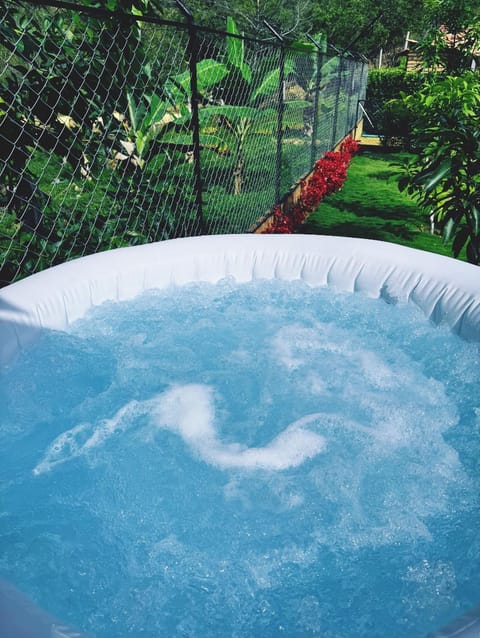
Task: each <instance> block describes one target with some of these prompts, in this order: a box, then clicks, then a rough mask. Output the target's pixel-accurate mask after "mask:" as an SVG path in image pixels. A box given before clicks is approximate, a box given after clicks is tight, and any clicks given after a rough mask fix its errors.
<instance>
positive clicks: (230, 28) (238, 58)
mask: <svg viewBox="0 0 480 638" xmlns="http://www.w3.org/2000/svg"><path fill="white" fill-rule="evenodd" d="M227 33H231V34H232V35H240V32H239V30H238V27H237V25H236V24H235V20H234V19H233V18H232V17H231V16H228V17H227ZM243 55H244V48H243V40H241V39H240V38H229V37H228V36H227V60H228V62H229V63H230V64H231V65H232V66H235V67H237V68H240V66H241V65H242V64H243Z"/></svg>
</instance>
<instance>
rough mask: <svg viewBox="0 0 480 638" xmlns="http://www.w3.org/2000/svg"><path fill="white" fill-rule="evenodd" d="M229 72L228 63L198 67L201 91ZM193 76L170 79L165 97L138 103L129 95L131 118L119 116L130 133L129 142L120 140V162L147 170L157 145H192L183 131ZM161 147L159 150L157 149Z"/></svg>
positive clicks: (203, 63)
mask: <svg viewBox="0 0 480 638" xmlns="http://www.w3.org/2000/svg"><path fill="white" fill-rule="evenodd" d="M227 73H228V69H227V67H226V66H225V65H224V64H221V63H220V62H217V61H216V60H211V59H206V60H202V61H201V62H199V63H198V64H197V78H198V84H197V86H198V91H199V93H203V92H205V91H206V90H208V89H209V88H211V87H212V86H214V85H215V84H217V83H218V82H220V81H221V80H222V79H223V78H224V77H225V76H226V75H227ZM190 98H191V96H190V74H189V72H188V71H185V72H184V73H180V74H178V75H175V76H173V77H172V78H169V79H168V80H167V81H166V82H165V85H164V87H163V92H162V95H161V96H160V95H158V94H157V93H152V94H150V95H147V96H144V97H143V100H142V101H139V102H138V103H137V102H136V101H135V97H134V95H133V93H132V92H131V91H128V92H127V103H128V117H126V116H125V115H123V114H117V119H118V120H120V121H121V122H122V125H123V128H124V130H125V131H126V139H122V140H120V145H121V147H122V150H121V151H118V152H117V153H116V154H115V160H116V161H129V162H130V163H131V164H133V166H135V167H138V168H140V169H143V168H144V167H145V163H146V162H147V161H148V159H149V158H150V157H152V156H153V155H155V152H154V151H153V150H152V149H153V146H154V143H157V144H162V143H163V144H164V145H165V144H175V143H178V144H183V143H188V140H189V139H190V137H191V136H187V135H186V134H185V133H184V132H182V131H179V130H178V129H179V128H183V129H186V128H187V127H188V126H189V122H190V117H191V107H190ZM157 148H158V147H157Z"/></svg>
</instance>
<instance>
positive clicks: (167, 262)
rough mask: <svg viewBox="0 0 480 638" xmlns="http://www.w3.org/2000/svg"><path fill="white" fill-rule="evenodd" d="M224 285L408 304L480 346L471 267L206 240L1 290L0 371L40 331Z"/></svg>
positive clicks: (280, 241)
mask: <svg viewBox="0 0 480 638" xmlns="http://www.w3.org/2000/svg"><path fill="white" fill-rule="evenodd" d="M224 277H233V278H235V279H236V280H237V281H239V282H245V281H250V280H252V279H272V278H279V279H286V280H294V279H301V280H304V281H305V282H307V283H308V284H310V285H312V286H332V287H333V288H335V289H337V290H343V291H351V292H360V293H362V294H365V295H367V296H370V297H385V298H387V299H389V300H392V299H393V300H399V301H412V302H414V303H415V304H417V305H418V306H419V307H420V308H421V309H422V310H423V312H424V313H425V315H426V316H427V317H428V318H429V319H431V320H432V321H434V322H435V323H439V322H446V323H448V325H449V326H451V328H452V329H453V330H454V331H455V332H457V333H458V334H460V335H461V336H462V337H463V338H465V339H468V340H474V341H480V269H479V268H478V267H477V266H472V265H471V264H466V263H463V262H460V261H458V260H454V259H451V258H449V257H443V256H440V255H436V254H433V253H427V252H424V251H420V250H415V249H412V248H406V247H404V246H400V245H396V244H390V243H386V242H380V241H374V240H367V239H356V238H345V237H330V236H328V237H327V236H319V235H215V236H208V237H192V238H186V239H174V240H169V241H163V242H158V243H155V244H147V245H143V246H135V247H130V248H119V249H116V250H111V251H107V252H103V253H98V254H96V255H92V256H89V257H82V258H80V259H76V260H73V261H70V262H68V263H65V264H62V265H60V266H55V267H53V268H50V269H48V270H45V271H42V272H40V273H38V274H36V275H32V276H30V277H27V278H25V279H23V280H21V281H19V282H17V283H14V284H11V285H10V286H7V287H5V288H3V289H1V290H0V364H3V365H5V364H6V363H8V362H10V361H11V360H12V358H14V357H15V355H16V354H17V353H18V352H19V350H21V349H22V348H25V347H27V346H28V345H29V344H30V343H32V341H34V340H35V339H36V338H37V337H38V335H39V334H41V332H42V331H43V330H48V329H50V330H64V329H66V328H67V327H68V326H69V324H71V323H72V322H73V321H75V320H77V319H79V318H80V317H82V316H83V315H85V313H86V312H87V311H88V310H89V309H90V308H91V307H92V306H96V305H98V304H101V303H103V302H104V301H107V300H118V301H121V300H125V299H131V298H133V297H135V296H136V295H138V294H140V293H141V292H143V291H144V290H147V289H151V288H165V287H167V286H171V285H182V284H185V283H187V282H192V281H207V282H215V281H218V280H220V279H222V278H224Z"/></svg>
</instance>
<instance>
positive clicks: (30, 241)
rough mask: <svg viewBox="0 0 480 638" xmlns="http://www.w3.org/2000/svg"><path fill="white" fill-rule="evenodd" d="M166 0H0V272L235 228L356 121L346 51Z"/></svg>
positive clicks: (362, 76)
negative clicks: (202, 17) (208, 17)
mask: <svg viewBox="0 0 480 638" xmlns="http://www.w3.org/2000/svg"><path fill="white" fill-rule="evenodd" d="M177 13H178V20H171V19H169V20H165V19H164V18H163V17H162V18H160V17H155V16H137V15H125V14H119V13H112V12H107V11H104V10H101V9H94V8H87V7H83V6H74V5H70V4H68V3H63V2H54V1H53V0H52V2H50V3H49V4H42V5H39V4H35V5H33V4H30V3H28V2H22V1H13V0H0V284H1V285H5V284H7V283H9V282H11V281H14V280H15V279H17V278H19V277H22V276H25V275H28V274H31V273H34V272H36V271H38V270H41V269H43V268H46V267H49V266H51V265H54V264H57V263H61V262H64V261H66V260H68V259H71V258H74V257H79V256H82V255H85V254H91V253H95V252H98V251H100V250H107V249H110V248H115V247H119V246H125V245H132V244H140V243H146V242H152V241H158V240H162V239H167V238H173V237H182V236H191V235H198V234H217V233H239V232H247V231H248V230H249V229H250V228H251V227H252V225H253V224H254V223H255V222H256V220H258V219H259V218H260V217H261V216H262V215H264V214H265V213H266V212H267V211H268V210H270V209H271V208H272V207H273V205H274V204H275V203H276V202H278V201H279V200H280V199H281V198H282V196H283V195H284V194H285V193H286V192H288V191H289V189H290V188H291V187H292V185H293V184H294V183H295V182H296V181H297V180H298V179H300V178H301V177H302V176H304V175H305V174H306V173H307V172H308V171H309V170H310V168H311V166H312V164H313V162H314V161H315V160H316V159H318V158H319V157H320V156H321V154H322V153H323V152H325V151H326V150H329V149H330V148H333V147H334V146H335V144H336V143H337V142H339V141H340V140H341V139H343V137H344V136H345V135H346V134H347V133H348V132H349V131H351V130H352V129H353V128H354V127H355V125H356V122H357V120H358V116H359V111H358V103H359V100H362V99H364V97H365V87H366V79H367V66H366V64H364V62H362V61H361V60H358V59H354V58H352V57H345V56H341V57H339V56H337V57H330V56H328V55H327V54H326V51H325V47H324V46H323V47H322V46H321V45H320V44H317V43H314V42H313V41H312V42H308V43H302V44H298V43H297V44H289V43H286V42H284V41H283V40H282V39H281V38H280V37H278V38H277V39H276V40H275V41H273V42H272V41H268V42H267V41H261V40H256V39H252V38H248V37H243V36H240V35H239V34H238V32H237V29H236V26H235V24H234V22H233V21H232V20H231V19H228V21H227V24H226V32H219V31H215V30H212V29H208V28H205V27H199V26H197V25H196V24H195V23H194V22H193V19H192V17H191V16H190V15H189V14H188V10H185V7H183V6H182V10H180V9H179V10H178V11H177ZM169 16H170V14H169Z"/></svg>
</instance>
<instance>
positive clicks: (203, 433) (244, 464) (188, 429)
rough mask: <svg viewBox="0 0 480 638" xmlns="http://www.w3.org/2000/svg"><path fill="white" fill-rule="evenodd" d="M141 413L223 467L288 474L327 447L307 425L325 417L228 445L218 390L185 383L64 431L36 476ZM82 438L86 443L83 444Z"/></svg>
mask: <svg viewBox="0 0 480 638" xmlns="http://www.w3.org/2000/svg"><path fill="white" fill-rule="evenodd" d="M140 414H147V415H149V416H150V417H151V419H152V421H153V423H154V425H155V426H156V427H157V428H159V429H167V430H171V431H172V432H176V433H177V434H179V435H180V436H181V438H182V439H183V441H184V442H185V443H186V444H187V445H188V446H189V447H190V449H191V450H192V452H193V453H194V454H195V455H196V456H198V457H199V458H201V459H202V460H203V461H205V462H207V463H210V464H212V465H215V466H217V467H220V468H223V469H227V468H243V469H263V470H277V471H278V470H285V469H288V468H290V467H297V466H298V465H301V464H302V463H303V462H305V461H306V460H307V459H311V458H313V457H314V456H316V455H317V454H319V453H320V452H321V451H322V450H323V449H324V447H325V439H324V437H322V436H321V435H319V434H317V433H316V432H313V431H311V430H309V429H306V427H305V426H306V425H308V424H309V423H312V422H315V421H318V420H319V419H320V418H321V417H322V415H321V414H311V415H306V416H304V417H302V418H301V419H298V420H297V421H295V422H294V423H292V424H291V425H289V426H288V427H287V428H285V430H283V432H280V434H278V435H277V436H276V437H275V438H273V439H272V440H271V441H270V443H268V444H267V445H265V446H262V447H246V446H244V445H242V444H240V443H224V442H223V441H222V440H221V439H220V438H219V435H218V433H217V430H216V426H215V409H214V398H213V389H212V388H211V387H210V386H207V385H202V384H185V385H175V386H172V387H171V388H170V389H169V390H167V391H166V392H164V393H162V394H159V395H157V396H156V397H153V398H152V399H148V400H146V401H143V402H140V401H130V402H129V403H127V404H126V405H124V406H123V407H122V408H121V409H120V410H118V412H117V413H116V414H115V415H114V416H113V417H111V418H110V419H104V420H102V421H100V423H99V424H98V425H96V426H91V425H89V424H82V425H76V426H74V427H73V428H71V429H70V430H67V431H66V432H63V433H62V434H60V435H59V436H58V437H57V438H56V439H55V440H54V441H53V443H52V444H51V445H50V446H49V448H48V449H47V451H46V453H45V455H44V458H43V459H42V460H41V461H40V463H38V465H37V466H36V467H35V469H34V470H33V473H34V474H36V475H38V474H42V473H44V472H48V471H50V470H52V469H53V468H54V467H56V466H58V465H60V464H62V463H65V462H66V461H68V460H71V459H73V458H76V457H79V456H81V455H83V454H87V453H88V452H89V451H91V450H93V449H94V448H96V447H98V446H100V445H102V444H103V443H104V442H105V441H106V440H107V439H108V438H110V437H111V436H112V435H113V434H115V433H116V432H119V431H123V430H126V429H127V428H128V427H129V426H130V424H131V422H132V419H133V418H134V417H135V416H137V415H140ZM88 432H91V434H90V435H89V436H88V434H87V435H86V433H88ZM80 434H81V435H82V439H83V440H82V442H80V441H79V435H80Z"/></svg>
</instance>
